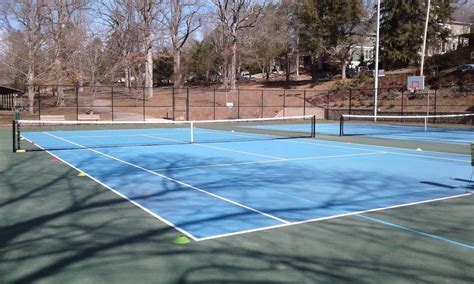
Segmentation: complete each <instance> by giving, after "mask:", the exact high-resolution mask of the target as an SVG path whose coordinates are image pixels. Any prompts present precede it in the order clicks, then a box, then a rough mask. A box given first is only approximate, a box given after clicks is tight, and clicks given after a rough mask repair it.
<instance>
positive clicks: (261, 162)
mask: <svg viewBox="0 0 474 284" xmlns="http://www.w3.org/2000/svg"><path fill="white" fill-rule="evenodd" d="M387 153H389V152H383V151H379V152H369V153H359V154H342V155H331V156H316V157H304V158H289V159H282V160H263V161H251V162H236V163H222V164H209V165H203V166H184V167H172V168H160V169H156V170H153V171H163V170H175V169H194V168H213V167H228V166H231V167H232V166H238V165H249V164H267V163H283V162H297V161H307V160H322V159H334V158H350V157H360V156H370V155H380V154H387Z"/></svg>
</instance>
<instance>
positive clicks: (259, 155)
mask: <svg viewBox="0 0 474 284" xmlns="http://www.w3.org/2000/svg"><path fill="white" fill-rule="evenodd" d="M142 136H145V137H149V138H154V139H162V140H168V141H174V142H180V143H183V144H184V143H186V144H190V145H194V146H199V147H206V148H212V149H217V150H222V151H226V152H234V153H239V154H245V155H251V156H257V157H264V158H271V159H276V160H285V158H281V157H275V156H269V155H263V154H258V153H253V152H247V151H239V150H233V149H227V148H222V147H216V146H211V145H206V144H200V143H188V142H182V141H179V140H174V139H170V138H163V137H160V136H154V135H147V134H143V135H142Z"/></svg>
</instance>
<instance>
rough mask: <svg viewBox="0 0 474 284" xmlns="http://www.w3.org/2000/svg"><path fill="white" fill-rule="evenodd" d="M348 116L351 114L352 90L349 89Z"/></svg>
mask: <svg viewBox="0 0 474 284" xmlns="http://www.w3.org/2000/svg"><path fill="white" fill-rule="evenodd" d="M349 114H352V89H349Z"/></svg>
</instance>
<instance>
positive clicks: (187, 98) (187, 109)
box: [186, 87, 189, 120]
mask: <svg viewBox="0 0 474 284" xmlns="http://www.w3.org/2000/svg"><path fill="white" fill-rule="evenodd" d="M186 120H189V87H187V88H186Z"/></svg>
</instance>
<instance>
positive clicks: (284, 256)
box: [0, 149, 474, 283]
mask: <svg viewBox="0 0 474 284" xmlns="http://www.w3.org/2000/svg"><path fill="white" fill-rule="evenodd" d="M2 153H5V155H6V156H7V158H6V160H7V164H6V165H5V166H4V167H3V168H2V180H1V182H0V188H1V191H2V194H1V196H2V197H1V199H0V205H1V206H0V212H1V213H2V214H1V215H2V221H1V223H0V224H1V227H0V232H2V233H1V237H0V244H1V246H0V247H1V248H2V249H1V252H2V256H1V261H2V266H1V267H0V270H1V273H0V274H1V275H2V276H0V280H2V282H3V281H5V282H7V283H8V282H12V283H31V282H38V281H59V282H71V281H72V282H78V281H81V279H83V280H84V281H91V282H102V281H104V282H130V281H131V280H132V279H133V281H138V282H159V283H213V282H217V283H222V282H225V283H249V282H259V283H290V282H291V283H295V282H298V283H317V282H329V281H330V282H334V281H340V282H349V281H350V282H366V281H369V282H370V281H375V280H377V279H378V280H380V279H392V280H393V281H404V280H406V279H410V281H415V282H427V281H428V282H429V281H430V280H433V281H435V282H436V280H441V279H444V280H446V279H450V280H451V281H469V280H472V276H471V275H469V274H468V271H469V270H470V268H471V267H472V264H473V260H472V257H471V258H469V252H466V251H462V250H458V249H454V251H453V247H449V246H443V245H439V244H436V243H435V244H433V243H426V242H425V240H423V239H422V238H420V237H419V236H416V235H410V234H405V233H402V232H400V231H395V230H394V229H393V228H390V227H386V226H380V225H378V224H376V223H371V222H368V221H367V220H364V219H358V218H355V217H349V218H341V219H334V220H332V221H324V222H318V223H307V224H301V225H297V226H289V227H283V228H280V229H275V230H271V231H263V232H254V233H249V234H244V235H238V236H233V237H228V238H222V239H216V240H209V241H201V242H192V243H191V244H190V245H188V246H175V245H173V244H172V243H171V241H172V239H173V238H174V237H176V236H177V235H178V234H179V233H178V232H177V231H176V230H174V229H173V228H171V227H169V226H168V225H166V224H164V223H163V222H161V221H158V220H157V219H156V218H154V217H152V216H151V215H149V214H148V213H146V212H145V211H142V210H137V207H136V206H134V205H132V204H131V203H130V202H129V201H128V200H126V199H124V198H122V197H119V196H117V195H115V194H111V192H110V191H109V190H107V189H105V188H104V187H103V186H101V185H99V184H97V183H95V182H93V181H92V180H90V179H87V178H78V177H77V172H76V171H75V170H73V169H71V168H69V167H65V166H64V165H63V164H62V163H53V162H51V161H49V160H50V159H49V156H48V155H46V154H45V153H41V152H38V153H27V154H24V155H22V156H18V155H15V154H8V153H7V152H6V151H4V149H2ZM159 154H160V153H157V155H155V156H150V155H149V154H148V155H147V154H141V155H137V156H135V157H134V159H133V162H134V163H139V164H140V166H142V167H145V168H151V167H152V166H153V165H157V164H158V165H159V168H160V169H162V170H159V171H157V172H159V173H160V174H164V175H166V176H169V177H172V178H176V179H184V180H186V181H188V182H189V183H192V184H193V185H195V186H197V187H199V188H204V189H206V190H207V191H209V192H211V193H213V194H217V195H220V196H224V197H232V198H233V199H234V200H241V201H247V202H250V203H252V200H254V199H255V198H268V200H269V202H266V203H265V202H260V203H259V204H260V205H259V206H260V207H259V208H257V209H259V210H262V211H264V212H266V213H268V214H271V215H273V216H280V217H284V216H300V215H301V216H303V215H305V214H308V212H315V214H316V215H317V212H318V211H319V210H322V209H325V208H334V207H338V206H339V207H341V208H346V207H345V206H348V205H354V204H357V203H360V204H364V203H367V202H369V203H370V202H375V201H377V200H378V199H380V198H384V196H386V194H387V192H388V191H387V192H384V188H390V190H391V192H398V193H399V194H400V195H403V194H410V193H412V192H411V191H410V190H407V188H409V187H410V186H411V185H412V181H410V180H403V179H393V177H390V176H389V175H385V174H384V173H383V172H370V173H369V175H370V176H371V177H370V180H372V182H368V177H367V172H362V171H360V172H359V171H347V170H341V169H339V170H337V169H331V168H328V169H326V170H323V171H321V172H318V173H315V172H314V171H312V170H311V169H309V168H307V167H305V165H304V164H297V163H295V164H290V165H288V164H284V165H283V164H278V163H275V164H256V165H252V166H251V167H250V166H239V167H235V166H234V167H223V168H218V169H216V170H213V171H209V169H206V170H205V171H200V170H196V169H195V168H193V165H197V164H203V163H207V164H219V163H229V162H230V161H229V159H228V158H224V157H221V156H219V155H215V156H210V157H196V156H193V155H189V154H185V153H179V154H178V153H174V154H173V156H172V159H170V157H171V156H167V157H165V156H164V154H163V153H161V155H159ZM201 159H202V160H201ZM89 163H97V161H94V160H89V159H84V160H83V161H82V164H79V165H78V166H79V167H80V168H82V167H87V165H88V164H89ZM105 166H107V165H104V167H105ZM183 166H187V167H189V169H188V170H185V169H182V167H183ZM180 168H181V169H180ZM173 169H176V170H173ZM138 172H139V171H138ZM109 173H110V176H109V177H108V179H109V180H114V181H115V180H120V179H123V183H122V185H124V186H125V185H126V184H127V183H133V185H135V188H136V189H140V184H142V183H144V182H145V181H143V180H137V179H135V180H134V179H133V178H131V179H127V176H129V177H130V176H132V177H133V175H134V174H136V175H137V177H138V176H139V175H140V174H139V173H137V172H134V171H133V170H132V169H129V170H128V171H125V172H124V171H114V170H113V169H112V168H111V169H110V170H109ZM203 175H204V176H203ZM223 177H225V180H223ZM282 180H284V181H285V182H284V184H282ZM373 181H375V182H373ZM318 184H326V185H327V186H329V187H334V188H336V190H334V191H332V192H322V191H321V190H320V189H318V187H317V186H315V187H314V188H313V187H311V186H310V185H318ZM133 187H134V186H132V187H131V188H132V189H131V190H130V191H128V193H134V195H133V196H129V197H130V198H132V199H133V200H134V201H135V202H137V203H140V202H142V201H148V200H155V201H156V202H157V204H165V203H175V204H176V207H177V208H176V210H177V211H179V210H182V209H180V208H178V207H179V206H183V200H182V199H180V195H179V194H178V193H179V192H180V191H182V190H183V188H182V187H180V186H178V185H177V184H176V183H171V182H169V181H167V180H164V179H162V181H161V182H160V184H156V188H159V190H153V189H152V188H150V190H148V191H137V192H134V191H133ZM262 187H265V188H267V189H270V190H267V191H266V192H257V191H256V189H258V188H262ZM184 190H192V189H184ZM318 190H319V191H318ZM298 191H300V192H298ZM301 191H304V192H301ZM285 194H286V197H284V195H285ZM292 196H298V197H301V198H302V199H304V200H302V201H301V200H300V201H298V200H297V199H296V198H293V197H292ZM283 198H289V199H290V200H292V202H287V203H285V204H286V206H283V207H282V206H281V204H278V202H279V200H281V199H283ZM305 200H306V201H305ZM308 201H311V202H308ZM189 204H192V203H185V204H184V206H186V205H189ZM209 207H210V206H209ZM349 207H350V206H349ZM469 208H470V207H469V200H462V201H459V202H450V201H446V202H443V204H440V203H433V204H427V205H424V206H421V207H409V208H404V209H401V211H403V212H401V213H400V214H395V215H393V214H391V213H390V212H389V211H385V212H381V213H376V215H377V216H380V218H396V219H397V221H398V222H402V223H406V224H413V222H414V220H415V222H417V221H416V220H417V219H418V221H420V222H422V223H421V224H423V227H429V228H437V229H436V230H437V233H440V234H448V235H449V234H452V235H453V236H456V233H455V232H453V231H455V230H459V231H461V232H460V233H458V234H461V235H462V234H463V232H462V228H469V227H471V228H472V227H474V226H472V221H471V220H472V218H470V217H466V216H469V215H471V216H472V214H469V212H471V213H472V209H469ZM346 209H347V210H349V209H348V208H346ZM170 210H171V209H170ZM209 210H212V208H203V207H198V206H196V207H194V206H190V208H186V211H185V212H186V214H189V215H190V218H189V220H192V221H189V222H187V223H186V222H181V223H179V224H178V225H179V226H180V227H186V226H189V225H196V224H197V225H199V224H203V223H205V224H211V223H212V222H216V221H222V220H233V219H239V218H244V217H246V216H245V215H249V216H252V215H253V214H255V212H251V211H245V210H243V211H238V212H220V213H219V214H214V215H212V216H208V215H206V214H205V213H207V212H208V211H209ZM432 210H436V212H437V218H435V219H433V218H430V215H429V214H428V212H431V211H432ZM450 210H457V211H456V212H460V213H458V215H454V216H455V217H457V218H458V219H456V222H455V223H454V222H453V213H452V212H451V213H449V211H450ZM469 210H470V211H469ZM191 216H193V218H191ZM199 216H203V218H200V217H199ZM417 216H418V217H417ZM420 216H421V217H420ZM440 224H443V226H440ZM443 228H444V229H443ZM443 230H447V231H448V232H444V231H443ZM471 230H472V229H471ZM466 238H467V239H466V241H467V242H468V241H472V240H469V237H466ZM407 258H408V259H410V258H414V259H416V260H413V261H407ZM433 261H435V262H436V261H437V262H438V263H433V264H432V265H431V264H430V262H433ZM439 267H444V269H441V270H440V269H439Z"/></svg>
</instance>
